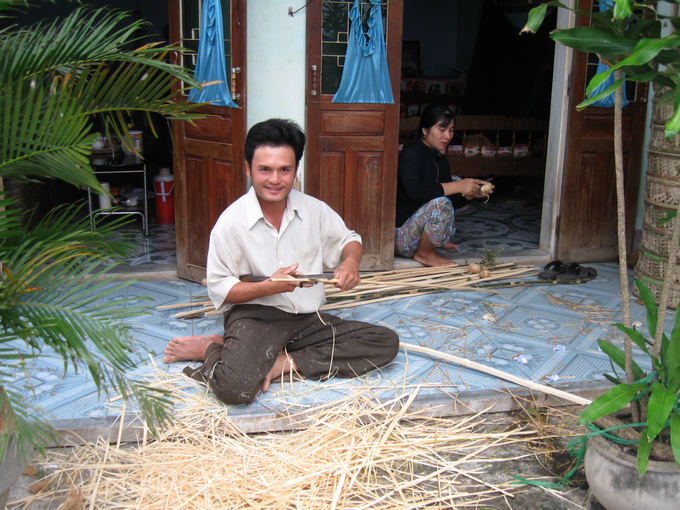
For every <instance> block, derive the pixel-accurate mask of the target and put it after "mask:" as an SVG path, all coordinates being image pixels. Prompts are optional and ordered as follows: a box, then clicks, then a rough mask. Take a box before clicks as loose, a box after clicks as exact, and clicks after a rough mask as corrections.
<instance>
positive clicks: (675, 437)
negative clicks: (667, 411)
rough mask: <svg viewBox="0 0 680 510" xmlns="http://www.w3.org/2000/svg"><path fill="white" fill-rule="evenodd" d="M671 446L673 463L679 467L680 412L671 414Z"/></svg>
mask: <svg viewBox="0 0 680 510" xmlns="http://www.w3.org/2000/svg"><path fill="white" fill-rule="evenodd" d="M671 447H672V448H673V457H675V463H676V464H677V465H678V467H680V414H677V413H676V414H674V415H673V416H671Z"/></svg>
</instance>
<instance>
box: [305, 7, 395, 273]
mask: <svg viewBox="0 0 680 510" xmlns="http://www.w3.org/2000/svg"><path fill="white" fill-rule="evenodd" d="M321 9H322V6H321V2H319V3H318V4H311V5H309V6H308V11H307V44H306V55H307V58H308V61H307V80H306V81H307V87H306V88H307V90H306V104H307V115H306V119H307V131H308V133H309V132H310V130H311V129H312V122H310V119H312V117H314V118H319V119H320V112H321V111H322V110H323V111H328V112H332V111H333V110H338V111H341V110H343V109H345V108H346V106H347V105H344V104H343V103H333V102H332V96H331V95H327V96H323V95H322V94H321V83H320V81H321V78H320V66H321V47H320V45H319V46H317V45H316V44H315V41H317V40H321V30H322V26H321V25H322V15H321V11H320V10H321ZM389 9H390V11H388V17H387V26H386V30H385V37H386V42H388V41H392V40H393V39H392V38H395V37H396V38H397V39H398V40H399V44H389V43H388V44H387V45H386V51H387V61H388V65H389V64H390V63H397V64H396V67H395V66H394V65H392V66H390V84H391V86H392V93H393V96H394V104H393V105H389V106H390V107H389V108H386V107H385V105H384V104H381V105H372V104H363V103H362V109H363V110H364V111H384V119H383V122H384V126H385V127H384V132H385V133H387V132H388V131H393V132H394V133H393V135H394V136H393V137H391V138H389V142H388V143H383V144H382V145H381V146H380V147H376V150H382V151H383V152H382V157H383V159H382V164H383V167H384V170H383V174H382V176H383V177H387V179H386V182H387V183H388V185H385V186H382V188H381V189H380V197H379V200H380V210H381V223H380V226H379V229H378V232H371V233H370V235H375V236H376V237H377V238H378V239H380V240H381V241H380V243H381V247H380V248H379V252H380V253H379V254H368V253H365V254H364V257H363V259H362V265H361V269H362V270H370V269H391V268H392V267H393V265H394V216H395V211H396V196H397V186H396V183H397V181H396V179H397V152H398V151H397V148H398V142H399V136H398V135H399V101H400V91H401V72H400V71H401V69H400V67H399V64H400V63H401V34H402V28H403V14H404V10H403V1H401V0H399V1H397V2H392V1H390V2H389ZM315 65H316V66H317V71H315V70H314V66H315ZM315 111H316V112H319V115H316V114H315V113H314V112H315ZM315 128H317V129H319V130H320V128H321V126H315ZM349 137H351V135H350V136H349ZM349 137H346V138H345V139H347V138H349ZM359 138H360V137H357V140H359ZM332 144H333V142H332V141H330V140H325V141H322V140H321V139H320V137H318V136H317V137H309V138H308V143H307V149H306V155H305V178H304V183H305V192H306V193H309V194H310V195H313V196H317V195H318V193H319V191H320V179H319V177H320V174H319V173H314V172H313V171H311V169H312V167H313V166H314V165H312V164H311V162H310V161H309V159H310V158H312V157H315V156H312V155H316V154H319V153H320V152H322V151H333V150H341V149H343V147H337V148H336V147H334V146H333V145H332ZM350 177H351V176H350ZM345 184H346V186H345V188H346V189H347V188H354V189H357V188H356V187H357V186H361V183H358V182H354V181H353V180H352V181H351V182H349V181H347V182H346V183H345ZM392 184H393V185H392ZM356 198H357V197H356V194H355V193H348V192H345V194H344V196H343V197H342V198H341V200H342V203H343V207H346V208H347V209H353V206H354V205H355V202H356ZM344 219H345V220H346V221H347V222H348V226H349V227H350V228H353V229H354V230H357V228H356V227H355V225H352V221H353V220H356V219H355V218H344Z"/></svg>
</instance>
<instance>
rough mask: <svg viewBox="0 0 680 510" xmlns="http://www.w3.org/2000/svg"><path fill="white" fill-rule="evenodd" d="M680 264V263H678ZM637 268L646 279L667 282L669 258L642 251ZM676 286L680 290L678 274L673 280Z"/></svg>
mask: <svg viewBox="0 0 680 510" xmlns="http://www.w3.org/2000/svg"><path fill="white" fill-rule="evenodd" d="M678 262H680V261H678ZM676 263H677V262H676ZM635 268H636V269H637V270H638V271H639V272H640V273H641V274H643V275H645V277H647V278H651V279H653V280H655V281H659V282H662V285H661V286H663V282H664V281H665V280H666V269H667V268H668V257H665V256H663V255H660V254H658V253H653V252H650V251H646V250H644V251H643V250H640V258H639V259H638V263H637V265H636V266H635ZM673 280H674V281H673V283H674V284H678V288H679V289H680V276H678V275H677V274H676V276H675V278H674V279H673Z"/></svg>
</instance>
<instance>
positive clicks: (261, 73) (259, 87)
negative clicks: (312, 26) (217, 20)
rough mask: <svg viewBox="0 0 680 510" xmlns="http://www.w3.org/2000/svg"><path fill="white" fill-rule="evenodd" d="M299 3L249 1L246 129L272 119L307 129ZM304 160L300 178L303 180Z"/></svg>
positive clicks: (291, 0) (303, 12)
mask: <svg viewBox="0 0 680 510" xmlns="http://www.w3.org/2000/svg"><path fill="white" fill-rule="evenodd" d="M305 3H306V2H303V1H302V0H248V37H247V54H248V56H247V65H248V83H247V84H246V108H247V111H246V114H247V123H248V128H250V126H252V125H253V124H256V123H258V122H261V121H263V120H267V119H271V118H285V119H292V120H294V121H295V122H297V123H298V124H299V125H300V126H301V127H302V128H303V129H305V97H306V93H305V91H306V88H305V68H306V33H305V32H306V29H307V17H306V13H307V9H302V10H300V11H299V12H298V13H296V14H295V15H294V16H293V17H291V16H290V15H289V14H288V7H293V10H297V9H298V8H299V7H302V6H303V5H304V4H305ZM303 165H304V158H303V162H301V163H300V176H301V178H302V176H304V168H303Z"/></svg>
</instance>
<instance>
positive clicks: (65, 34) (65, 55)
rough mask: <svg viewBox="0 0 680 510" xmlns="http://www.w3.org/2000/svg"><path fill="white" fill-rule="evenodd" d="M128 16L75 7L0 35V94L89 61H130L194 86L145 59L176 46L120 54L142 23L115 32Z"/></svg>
mask: <svg viewBox="0 0 680 510" xmlns="http://www.w3.org/2000/svg"><path fill="white" fill-rule="evenodd" d="M128 18H129V14H128V13H125V12H121V11H116V10H110V9H108V8H101V9H92V8H91V7H88V6H84V7H79V8H77V9H75V10H74V11H73V12H72V13H71V14H70V15H69V16H67V17H66V18H64V19H63V20H59V19H58V20H55V21H53V22H51V23H44V22H41V23H38V24H36V25H33V26H31V27H27V28H20V29H16V30H13V31H11V32H9V33H6V34H1V35H0V90H2V89H4V86H5V84H6V83H11V82H13V81H16V80H17V79H19V78H20V79H26V78H29V79H31V78H41V77H42V76H43V75H44V74H45V73H50V72H53V71H60V72H63V71H64V70H66V71H67V72H71V71H72V70H73V69H74V68H76V69H77V68H78V67H81V66H85V65H90V64H93V63H103V62H115V61H132V60H135V59H136V60H138V61H140V62H145V63H146V65H149V66H152V67H158V68H160V69H162V70H163V71H164V72H166V73H168V74H170V75H172V76H175V77H176V78H181V79H182V80H186V81H188V82H189V83H191V85H192V86H195V85H197V84H198V83H197V82H196V80H195V79H194V78H193V77H192V75H191V74H190V73H188V72H187V71H186V70H185V69H184V68H182V67H180V66H176V65H172V64H169V63H167V62H163V61H162V60H158V59H156V58H149V57H150V56H151V55H158V54H162V53H165V52H167V51H172V50H176V49H177V48H176V47H172V48H170V47H159V46H155V45H149V46H142V47H141V48H139V49H138V50H133V51H127V50H123V49H122V48H124V47H125V46H126V45H127V44H130V43H131V42H134V41H135V39H134V34H135V32H136V31H137V30H139V29H140V28H143V27H144V26H146V25H148V23H147V22H145V21H141V20H140V21H133V22H132V23H130V24H127V25H126V26H125V27H124V28H118V27H119V26H120V24H121V23H124V22H125V21H126V20H127V19H128Z"/></svg>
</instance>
